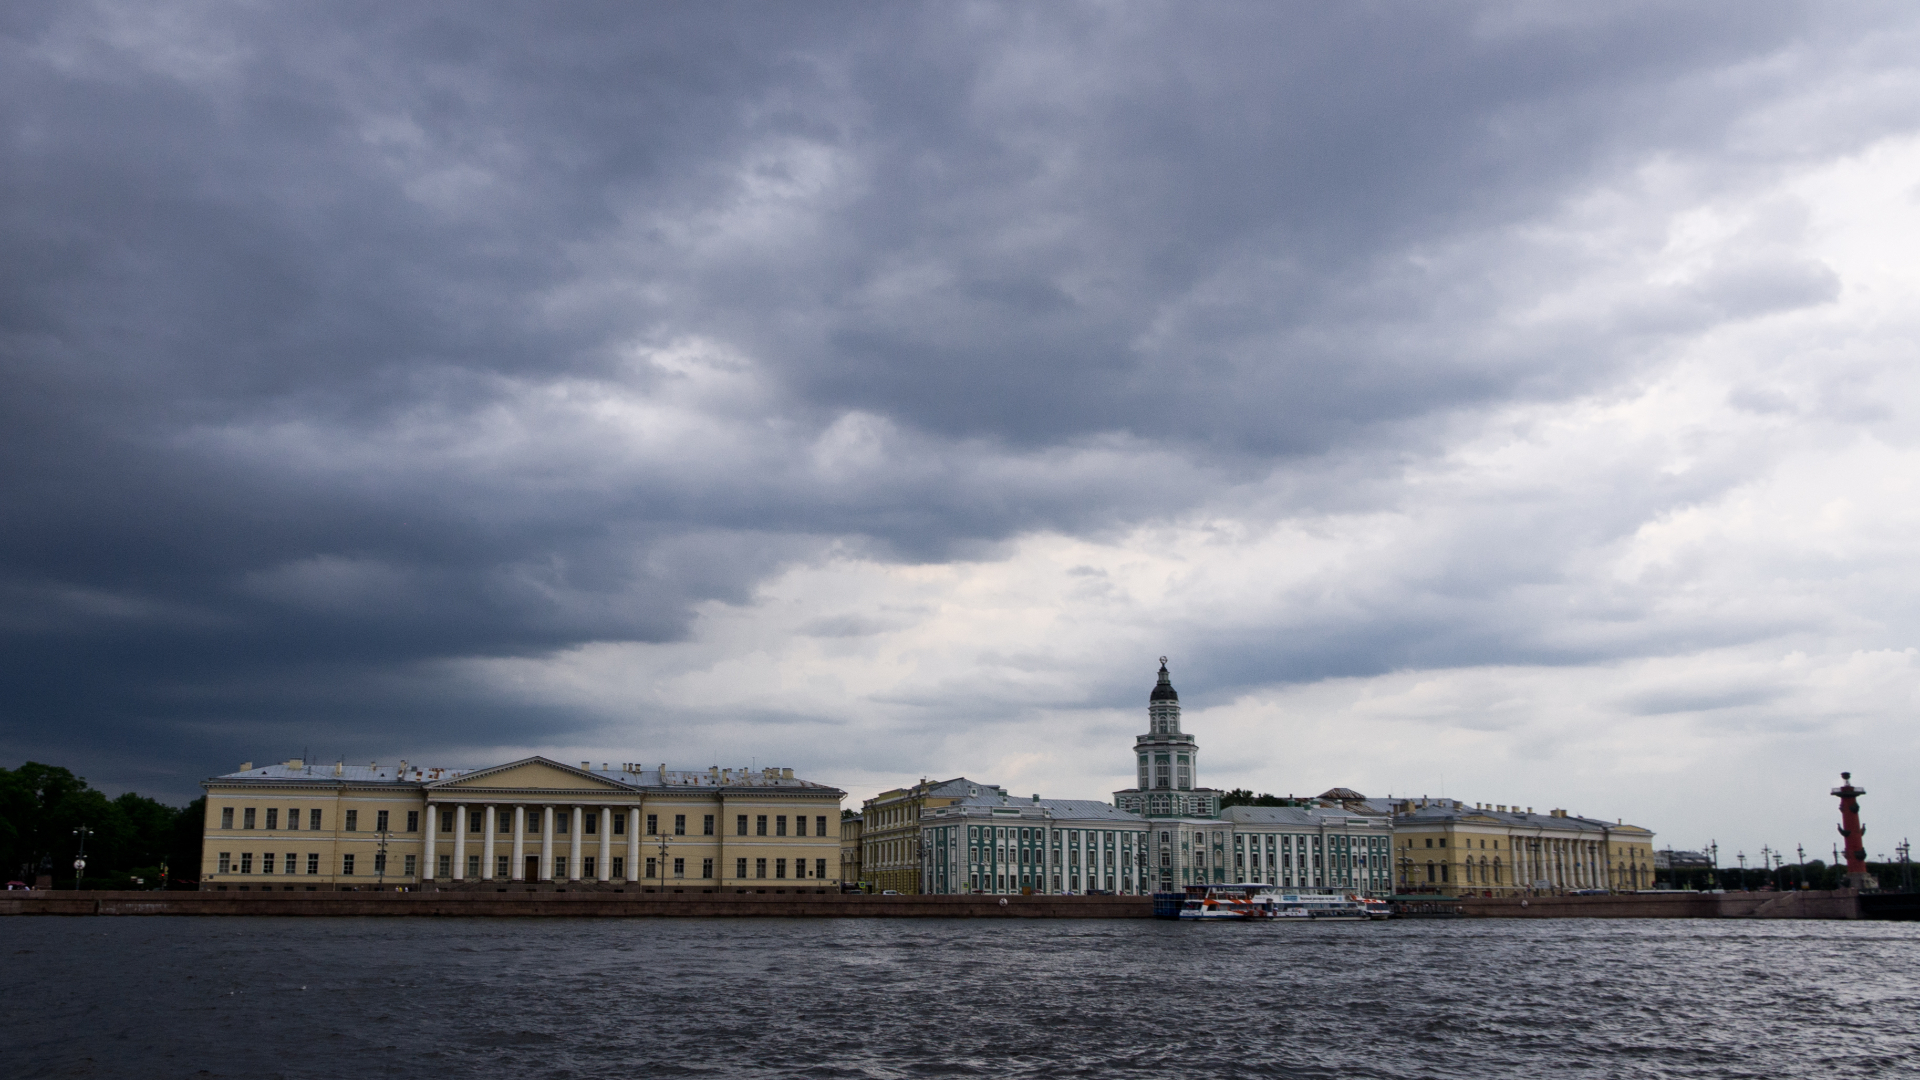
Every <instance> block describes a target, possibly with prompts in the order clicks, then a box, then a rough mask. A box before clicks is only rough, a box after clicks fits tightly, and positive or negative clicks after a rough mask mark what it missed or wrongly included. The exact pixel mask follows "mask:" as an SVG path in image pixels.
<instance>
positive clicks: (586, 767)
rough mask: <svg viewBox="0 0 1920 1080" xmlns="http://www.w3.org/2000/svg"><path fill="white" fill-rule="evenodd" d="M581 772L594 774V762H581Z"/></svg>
mask: <svg viewBox="0 0 1920 1080" xmlns="http://www.w3.org/2000/svg"><path fill="white" fill-rule="evenodd" d="M580 771H581V772H592V771H593V762H591V761H583V762H581V763H580Z"/></svg>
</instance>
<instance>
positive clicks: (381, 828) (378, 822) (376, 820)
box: [373, 810, 389, 832]
mask: <svg viewBox="0 0 1920 1080" xmlns="http://www.w3.org/2000/svg"><path fill="white" fill-rule="evenodd" d="M388 813H389V811H386V810H376V811H374V813H373V831H374V832H386V831H387V815H388Z"/></svg>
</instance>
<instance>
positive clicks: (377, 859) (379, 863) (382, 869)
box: [373, 851, 387, 874]
mask: <svg viewBox="0 0 1920 1080" xmlns="http://www.w3.org/2000/svg"><path fill="white" fill-rule="evenodd" d="M373 872H374V873H376V874H384V873H386V872H387V853H386V852H384V851H376V852H374V853H373Z"/></svg>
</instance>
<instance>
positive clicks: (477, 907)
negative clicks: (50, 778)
mask: <svg viewBox="0 0 1920 1080" xmlns="http://www.w3.org/2000/svg"><path fill="white" fill-rule="evenodd" d="M1458 903H1459V905H1460V906H1459V911H1460V914H1461V915H1462V916H1463V917H1466V918H1482V919H1857V918H1860V917H1861V913H1860V903H1859V898H1858V897H1857V896H1856V895H1855V894H1854V893H1853V892H1852V891H1850V890H1840V891H1837V892H1790V893H1720V894H1712V893H1675V894H1672V895H1667V896H1649V895H1645V894H1638V895H1635V894H1627V895H1620V896H1535V897H1529V898H1528V899H1527V900H1525V901H1524V902H1523V901H1521V900H1506V899H1499V900H1490V899H1484V898H1466V899H1462V900H1460V901H1458ZM0 915H316V916H340V915H387V916H394V915H407V916H428V917H440V918H448V917H451V918H458V917H461V916H468V917H474V916H483V917H500V916H531V917H601V918H649V917H651V918H663V917H664V918H675V917H678V918H727V917H735V918H751V917H760V918H766V917H774V918H821V917H826V918H946V919H956V918H957V919H1145V918H1151V917H1152V915H1153V902H1152V900H1150V899H1148V898H1145V897H1132V896H1008V897H997V896H868V895H862V894H858V893H851V894H845V895H842V894H840V893H815V892H788V893H779V892H748V893H732V892H715V893H684V894H683V893H642V894H640V895H637V896H636V895H633V894H613V893H608V892H555V891H550V890H541V891H537V892H514V893H501V892H471V891H469V892H415V893H395V892H282V893H266V892H259V893H223V892H171V893H169V892H34V893H0Z"/></svg>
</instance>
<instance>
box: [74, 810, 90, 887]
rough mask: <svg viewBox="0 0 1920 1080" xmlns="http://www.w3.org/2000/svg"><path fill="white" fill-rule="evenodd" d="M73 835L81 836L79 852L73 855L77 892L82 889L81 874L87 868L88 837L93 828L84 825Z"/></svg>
mask: <svg viewBox="0 0 1920 1080" xmlns="http://www.w3.org/2000/svg"><path fill="white" fill-rule="evenodd" d="M73 835H75V836H77V837H79V838H80V849H79V852H78V853H77V854H75V855H74V857H73V888H74V891H76V892H77V891H79V889H80V877H81V874H82V873H84V872H85V871H86V869H87V837H89V836H92V835H93V830H92V829H89V828H87V827H86V826H85V825H82V826H80V827H79V828H77V829H75V830H73Z"/></svg>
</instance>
